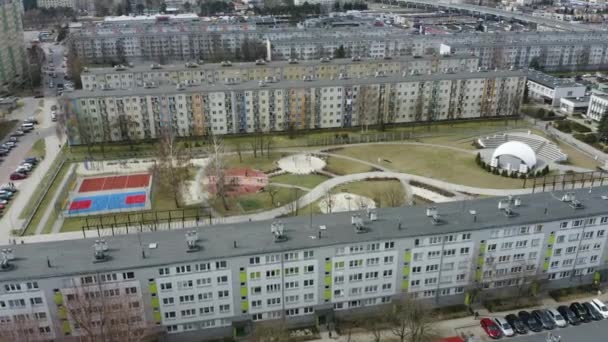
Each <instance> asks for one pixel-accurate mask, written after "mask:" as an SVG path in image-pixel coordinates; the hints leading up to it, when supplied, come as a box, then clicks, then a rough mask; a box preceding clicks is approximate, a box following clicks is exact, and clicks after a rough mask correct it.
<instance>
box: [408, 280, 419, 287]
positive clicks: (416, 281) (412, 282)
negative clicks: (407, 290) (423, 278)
mask: <svg viewBox="0 0 608 342" xmlns="http://www.w3.org/2000/svg"><path fill="white" fill-rule="evenodd" d="M410 285H411V286H412V287H416V286H420V280H412V281H410Z"/></svg>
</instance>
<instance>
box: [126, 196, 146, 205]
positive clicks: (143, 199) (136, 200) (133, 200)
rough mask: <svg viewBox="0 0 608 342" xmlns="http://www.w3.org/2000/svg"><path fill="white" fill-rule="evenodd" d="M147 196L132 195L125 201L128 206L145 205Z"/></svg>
mask: <svg viewBox="0 0 608 342" xmlns="http://www.w3.org/2000/svg"><path fill="white" fill-rule="evenodd" d="M145 202H146V195H131V196H127V198H126V199H125V203H126V204H135V203H145Z"/></svg>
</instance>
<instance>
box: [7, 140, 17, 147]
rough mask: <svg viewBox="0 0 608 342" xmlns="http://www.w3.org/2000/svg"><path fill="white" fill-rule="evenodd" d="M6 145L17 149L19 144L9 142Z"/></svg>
mask: <svg viewBox="0 0 608 342" xmlns="http://www.w3.org/2000/svg"><path fill="white" fill-rule="evenodd" d="M4 145H7V146H10V147H11V148H15V147H17V143H16V142H14V141H7V142H5V143H4Z"/></svg>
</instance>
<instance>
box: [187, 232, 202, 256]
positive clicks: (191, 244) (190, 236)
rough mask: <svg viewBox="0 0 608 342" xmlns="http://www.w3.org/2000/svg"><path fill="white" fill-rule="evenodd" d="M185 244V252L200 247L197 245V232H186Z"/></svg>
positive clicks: (194, 250) (196, 249) (193, 250)
mask: <svg viewBox="0 0 608 342" xmlns="http://www.w3.org/2000/svg"><path fill="white" fill-rule="evenodd" d="M186 246H187V248H188V249H187V250H186V252H188V253H190V252H196V251H198V250H200V249H201V248H200V247H199V245H198V233H197V232H196V231H195V230H193V231H189V232H187V233H186Z"/></svg>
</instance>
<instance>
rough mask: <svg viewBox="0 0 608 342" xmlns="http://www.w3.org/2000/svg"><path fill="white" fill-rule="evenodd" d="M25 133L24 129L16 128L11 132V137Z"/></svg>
mask: <svg viewBox="0 0 608 342" xmlns="http://www.w3.org/2000/svg"><path fill="white" fill-rule="evenodd" d="M23 135H25V132H23V131H22V130H16V131H14V132H13V133H12V134H11V137H20V136H23Z"/></svg>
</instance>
